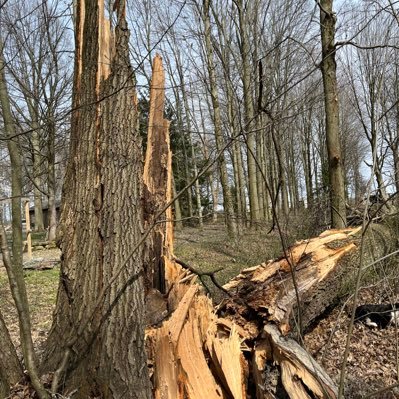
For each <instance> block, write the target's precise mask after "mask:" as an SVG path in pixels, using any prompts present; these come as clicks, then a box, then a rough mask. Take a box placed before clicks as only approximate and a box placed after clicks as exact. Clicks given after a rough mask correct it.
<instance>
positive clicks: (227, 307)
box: [147, 225, 397, 399]
mask: <svg viewBox="0 0 399 399" xmlns="http://www.w3.org/2000/svg"><path fill="white" fill-rule="evenodd" d="M360 240H361V229H360V228H354V229H345V230H329V231H326V232H324V233H323V234H321V235H320V236H319V237H316V238H313V239H309V240H304V241H301V242H298V243H297V244H295V245H294V246H293V247H291V248H289V249H288V250H287V251H286V256H284V257H282V258H279V259H277V260H274V261H269V262H267V263H264V264H261V265H259V266H256V267H252V268H250V269H246V270H243V271H242V273H241V274H240V275H239V276H237V277H236V278H235V279H233V280H232V281H230V282H229V283H228V284H226V285H225V286H224V288H225V289H226V290H227V292H228V293H229V297H228V298H227V299H225V300H224V302H223V303H222V304H221V305H219V306H218V308H217V309H215V308H214V307H213V306H212V304H211V303H210V301H209V300H208V299H207V298H206V297H205V296H204V295H203V294H202V293H201V290H200V289H199V288H198V287H197V285H196V284H192V285H186V284H182V283H180V282H179V281H181V280H184V281H185V280H187V278H184V277H180V278H179V279H176V280H174V285H173V286H172V289H171V292H173V296H172V298H173V301H171V300H170V298H168V305H170V307H169V312H170V313H171V316H170V318H169V320H167V321H165V322H164V323H163V324H162V326H161V327H160V328H158V329H156V330H154V329H152V330H151V329H150V330H148V331H147V339H148V341H147V342H148V348H149V358H150V359H152V360H153V363H152V367H153V385H154V395H155V398H162V399H169V398H170V399H172V398H173V399H174V398H190V399H191V398H205V397H206V398H234V399H236V398H246V397H248V396H249V397H251V398H258V399H266V398H279V397H289V398H300V399H302V398H303V399H306V398H312V397H317V398H336V397H337V389H336V387H335V385H334V383H333V381H332V380H331V379H330V378H329V376H328V375H327V374H326V372H325V371H324V370H323V369H322V367H320V366H319V365H318V364H317V363H316V361H315V360H314V359H313V358H312V357H311V355H310V354H309V353H308V352H307V351H306V350H305V349H304V348H302V347H301V346H300V345H299V344H298V342H297V341H296V340H295V339H294V336H296V335H297V334H298V333H299V331H298V324H299V323H298V313H299V312H300V315H301V317H300V319H301V324H302V328H303V329H306V328H308V327H309V326H310V325H311V323H312V322H314V321H315V320H316V319H317V318H318V317H320V316H321V315H323V313H324V312H325V310H326V308H327V307H329V306H330V305H331V304H334V303H336V301H337V300H339V298H340V297H341V296H343V295H345V294H347V293H348V292H350V290H351V287H353V285H352V284H351V281H352V280H353V278H354V275H355V272H356V270H357V267H358V265H359V245H360ZM365 245H366V248H367V250H366V252H368V253H367V255H366V257H365V264H366V265H367V264H369V263H371V262H372V261H373V260H374V259H378V258H380V257H382V256H383V255H385V254H386V253H388V252H389V251H391V250H392V249H394V247H395V246H396V245H397V243H395V238H394V237H393V235H392V233H391V232H390V231H389V229H386V228H384V227H383V226H379V225H377V226H373V227H372V228H370V229H369V230H368V232H367V235H366V239H365ZM293 280H295V283H294V282H293ZM176 298H180V302H179V301H177V300H176ZM298 299H299V306H298ZM172 302H173V303H172ZM294 333H295V334H294Z"/></svg>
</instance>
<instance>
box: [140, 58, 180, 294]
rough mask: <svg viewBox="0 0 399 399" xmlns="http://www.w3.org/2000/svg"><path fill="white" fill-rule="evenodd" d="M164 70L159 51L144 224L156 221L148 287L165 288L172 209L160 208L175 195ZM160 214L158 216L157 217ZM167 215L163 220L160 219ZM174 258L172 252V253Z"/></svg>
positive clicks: (154, 69) (154, 77)
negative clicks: (165, 117)
mask: <svg viewBox="0 0 399 399" xmlns="http://www.w3.org/2000/svg"><path fill="white" fill-rule="evenodd" d="M164 104H165V73H164V69H163V66H162V58H161V56H160V55H159V54H157V55H156V56H155V58H154V61H153V66H152V79H151V90H150V112H149V121H148V135H147V151H146V156H145V164H144V173H143V180H144V185H145V188H146V190H145V211H144V213H145V215H144V219H145V227H146V228H149V227H151V226H152V225H154V224H155V226H154V227H153V230H152V233H151V235H150V237H149V242H148V243H147V246H148V250H149V251H148V252H149V253H148V265H147V270H146V279H147V282H146V286H147V289H149V288H155V289H157V290H158V291H160V292H161V293H164V292H165V256H168V254H169V250H170V248H171V247H172V240H173V237H172V234H173V231H172V209H171V208H170V207H169V208H168V209H167V210H166V211H165V212H164V213H163V214H161V215H159V213H160V211H161V210H162V209H163V208H164V207H165V205H166V204H167V203H169V202H170V200H171V198H172V152H171V151H170V139H169V121H168V120H166V119H164ZM157 216H159V220H155V218H156V217H157ZM160 219H164V220H160ZM170 258H171V256H170Z"/></svg>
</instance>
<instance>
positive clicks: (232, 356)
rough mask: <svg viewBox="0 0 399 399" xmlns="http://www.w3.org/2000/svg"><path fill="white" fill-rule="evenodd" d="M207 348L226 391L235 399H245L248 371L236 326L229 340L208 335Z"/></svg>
mask: <svg viewBox="0 0 399 399" xmlns="http://www.w3.org/2000/svg"><path fill="white" fill-rule="evenodd" d="M215 332H216V331H215ZM207 346H208V350H209V352H210V354H211V358H212V361H213V363H214V365H215V367H216V370H218V371H219V376H220V377H221V381H222V382H223V383H224V384H223V387H224V389H225V390H226V391H227V392H228V393H229V395H230V396H231V397H232V398H234V399H245V398H246V378H247V374H248V370H247V364H246V361H245V359H244V355H243V354H242V352H241V339H240V336H239V335H238V333H237V331H236V329H235V326H234V325H233V326H232V329H231V331H230V336H229V337H228V338H227V339H226V338H222V339H220V338H218V337H217V336H216V335H215V334H212V335H208V342H207Z"/></svg>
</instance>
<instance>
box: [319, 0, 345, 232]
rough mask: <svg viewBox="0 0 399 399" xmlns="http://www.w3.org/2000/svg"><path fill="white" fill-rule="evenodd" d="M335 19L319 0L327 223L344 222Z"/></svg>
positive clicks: (329, 1)
mask: <svg viewBox="0 0 399 399" xmlns="http://www.w3.org/2000/svg"><path fill="white" fill-rule="evenodd" d="M335 23H336V15H335V13H334V12H333V0H321V1H320V29H321V44H322V57H323V59H322V61H321V71H322V75H323V86H324V104H325V112H326V140H327V152H328V172H329V178H330V179H329V180H330V181H329V187H330V201H331V205H330V206H331V225H332V227H333V228H344V227H345V226H346V208H345V182H344V174H343V161H342V156H341V144H340V137H339V103H338V86H337V64H336V62H335Z"/></svg>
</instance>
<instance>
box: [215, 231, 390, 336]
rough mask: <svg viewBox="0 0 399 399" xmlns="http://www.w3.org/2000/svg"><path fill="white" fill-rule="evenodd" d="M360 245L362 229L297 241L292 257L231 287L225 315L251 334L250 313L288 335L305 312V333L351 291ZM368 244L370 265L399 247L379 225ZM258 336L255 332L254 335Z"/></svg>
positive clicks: (264, 266) (253, 272)
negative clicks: (328, 309) (329, 308)
mask: <svg viewBox="0 0 399 399" xmlns="http://www.w3.org/2000/svg"><path fill="white" fill-rule="evenodd" d="M360 241H361V228H360V227H357V228H353V229H346V230H327V231H325V232H324V233H322V234H321V235H320V236H318V237H315V238H312V239H309V240H304V241H301V242H298V243H297V244H296V245H294V246H293V247H291V248H289V249H288V250H287V257H282V258H279V259H277V260H274V261H269V262H267V263H264V264H261V265H259V266H256V267H253V268H249V269H246V270H243V271H242V272H241V274H240V275H239V276H237V277H236V278H234V279H233V280H231V281H230V282H229V283H228V284H226V285H225V286H224V288H225V289H226V290H228V291H229V293H230V295H231V297H230V298H229V299H228V300H227V302H226V304H225V306H224V308H223V309H222V311H224V312H226V313H227V314H229V315H230V317H231V318H232V319H234V320H235V321H236V322H237V323H238V324H240V325H241V326H242V327H244V328H245V326H247V327H246V328H247V330H248V329H249V326H248V314H252V315H256V319H257V323H259V321H260V320H262V324H263V325H264V324H266V323H270V322H273V323H274V324H275V325H277V326H278V327H279V329H280V331H281V332H282V333H283V334H284V335H286V334H287V333H288V332H290V331H291V330H292V329H296V330H297V327H298V319H299V318H298V311H300V312H301V315H300V316H301V322H302V329H304V330H306V328H307V327H309V325H311V323H312V322H313V321H314V320H315V319H317V318H318V317H319V316H320V315H322V314H323V312H324V311H325V310H326V309H327V307H329V306H331V305H332V304H335V303H336V302H337V301H338V300H339V298H341V297H343V296H345V295H347V294H348V293H350V291H351V289H352V288H353V286H354V284H352V282H353V280H354V276H355V273H356V271H357V268H358V266H359V253H360V251H359V246H360ZM364 245H365V248H366V251H365V256H364V264H365V265H367V264H370V263H372V262H373V261H374V260H375V259H379V258H380V257H382V256H384V255H386V254H387V253H389V252H390V251H393V250H394V249H395V248H396V245H397V243H396V238H395V235H394V234H392V232H391V231H390V229H389V228H387V227H384V226H382V225H374V226H372V227H370V229H369V230H368V232H367V235H366V237H365V242H364ZM293 279H295V281H296V284H294V282H293V281H294V280H293ZM295 286H296V287H295ZM297 298H299V300H300V303H299V306H298V304H297ZM250 325H251V326H252V327H253V325H254V323H253V322H252V323H250ZM258 333H259V330H258V329H256V328H255V329H254V328H252V335H254V334H255V335H257V334H258Z"/></svg>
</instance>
